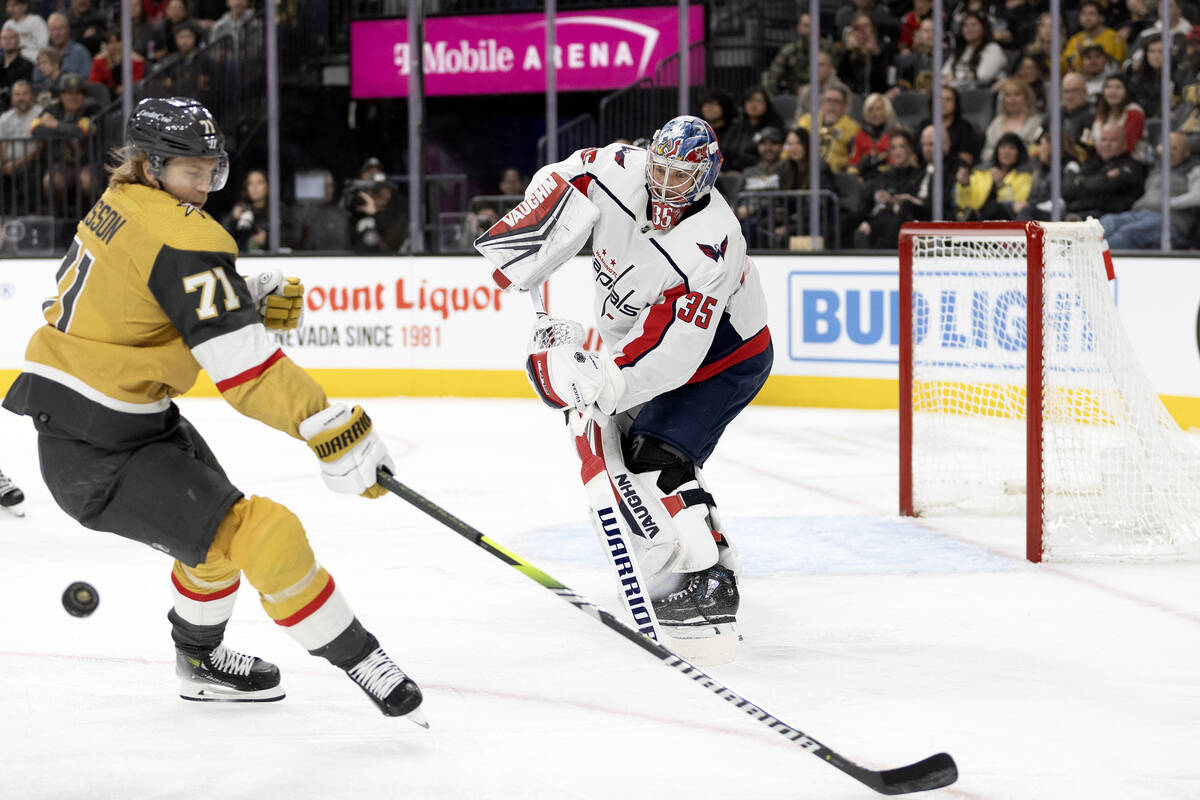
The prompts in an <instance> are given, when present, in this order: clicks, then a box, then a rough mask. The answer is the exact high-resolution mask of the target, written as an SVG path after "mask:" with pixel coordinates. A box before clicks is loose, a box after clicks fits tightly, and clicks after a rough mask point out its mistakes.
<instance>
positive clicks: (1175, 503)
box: [899, 220, 1200, 562]
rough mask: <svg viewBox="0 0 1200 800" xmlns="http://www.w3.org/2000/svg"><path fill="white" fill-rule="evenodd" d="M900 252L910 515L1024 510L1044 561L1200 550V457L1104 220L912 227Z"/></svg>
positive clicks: (906, 508)
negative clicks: (1142, 359)
mask: <svg viewBox="0 0 1200 800" xmlns="http://www.w3.org/2000/svg"><path fill="white" fill-rule="evenodd" d="M899 257H900V275H899V279H900V319H899V345H900V354H899V388H900V397H899V406H900V425H899V427H900V442H899V451H900V470H899V480H900V483H899V490H900V498H899V499H900V513H901V514H903V515H907V516H921V515H932V514H937V513H967V514H984V515H988V516H993V517H995V516H1004V515H1016V514H1021V515H1023V519H1024V527H1025V554H1026V557H1027V558H1028V559H1029V560H1030V561H1034V562H1037V561H1041V560H1042V559H1043V557H1049V558H1055V559H1059V560H1109V559H1123V560H1124V559H1148V558H1162V557H1174V558H1191V557H1194V556H1196V555H1198V554H1200V497H1198V491H1197V488H1196V487H1200V482H1198V481H1200V454H1198V453H1197V452H1195V447H1194V445H1193V443H1192V442H1191V441H1189V440H1188V438H1187V436H1186V435H1185V434H1183V432H1182V431H1180V430H1179V428H1178V426H1177V425H1176V423H1175V422H1174V420H1173V419H1172V418H1171V417H1170V415H1169V414H1168V413H1167V412H1166V409H1165V408H1164V407H1163V405H1162V403H1161V401H1160V400H1159V398H1158V396H1157V395H1156V394H1155V393H1154V391H1153V390H1152V388H1151V387H1150V384H1149V381H1148V380H1147V379H1146V377H1145V375H1144V373H1143V372H1142V370H1141V367H1140V364H1139V363H1138V360H1137V358H1136V355H1135V354H1134V353H1133V349H1132V346H1131V345H1130V344H1129V341H1128V337H1127V336H1126V334H1125V332H1124V328H1123V327H1122V325H1121V322H1120V318H1119V315H1118V314H1117V310H1116V305H1115V302H1114V299H1113V289H1112V286H1111V281H1112V277H1113V275H1112V266H1111V264H1112V262H1111V260H1110V259H1109V257H1108V248H1107V245H1106V244H1105V243H1104V238H1103V232H1102V231H1101V229H1100V226H1099V224H1098V223H1096V222H1095V221H1093V220H1089V221H1086V222H1077V223H1042V222H975V223H954V222H948V223H910V224H907V225H905V226H904V227H903V228H902V230H901V234H900V242H899Z"/></svg>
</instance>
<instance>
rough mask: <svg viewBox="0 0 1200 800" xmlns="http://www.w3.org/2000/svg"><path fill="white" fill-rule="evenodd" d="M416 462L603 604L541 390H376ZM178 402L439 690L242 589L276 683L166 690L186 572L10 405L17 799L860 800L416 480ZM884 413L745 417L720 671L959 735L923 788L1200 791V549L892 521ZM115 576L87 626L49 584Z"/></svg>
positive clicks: (3, 748) (11, 765)
mask: <svg viewBox="0 0 1200 800" xmlns="http://www.w3.org/2000/svg"><path fill="white" fill-rule="evenodd" d="M365 405H366V407H367V408H368V410H369V411H370V413H371V415H372V417H373V418H374V419H375V421H376V424H377V426H378V427H379V429H380V430H381V431H382V432H383V433H384V435H385V436H386V438H387V441H388V444H389V446H390V447H391V449H392V452H393V454H394V457H395V460H396V467H397V471H398V476H399V477H400V479H401V480H403V481H404V482H406V483H407V484H409V485H410V486H412V487H413V488H414V489H416V490H418V491H420V492H422V493H424V494H426V495H427V496H429V497H430V498H431V499H433V500H434V501H435V502H437V503H440V504H442V505H444V506H445V507H446V508H448V509H449V510H451V511H452V512H453V513H455V514H456V515H458V516H459V517H461V518H463V519H465V520H467V521H468V522H470V523H472V524H473V525H475V526H476V527H478V528H480V529H481V530H482V531H484V532H485V533H486V534H487V535H488V536H489V537H490V538H492V539H494V540H495V541H497V542H498V543H500V544H502V545H504V546H506V547H508V548H510V549H511V550H513V551H515V552H516V553H518V554H520V555H521V556H522V557H524V558H526V559H527V560H529V561H531V562H533V563H534V564H535V565H537V566H539V567H540V568H542V569H544V570H545V571H547V572H549V573H550V574H551V575H553V576H555V577H556V578H558V579H559V580H561V581H563V582H564V583H566V584H567V585H569V586H571V587H572V588H574V589H576V590H577V591H579V592H581V593H582V594H584V595H585V596H587V597H589V598H591V599H593V600H595V601H597V602H599V603H600V604H602V605H605V606H606V607H609V608H614V609H615V608H616V602H615V600H616V595H615V590H614V588H613V582H612V580H611V579H610V578H609V577H608V574H607V572H606V567H605V562H604V556H603V554H602V551H601V549H600V547H599V545H598V543H597V541H596V540H595V537H594V534H593V533H592V531H591V530H590V528H588V527H587V526H586V524H585V519H586V517H585V510H584V500H583V493H582V490H581V488H580V486H579V481H578V471H577V466H576V464H575V463H574V461H573V458H574V457H573V455H572V452H571V450H570V449H569V448H568V446H567V442H566V441H565V433H564V432H563V429H562V427H561V425H560V424H559V422H558V418H557V417H556V416H555V415H554V414H553V413H550V412H548V411H546V410H545V409H544V407H542V406H541V405H540V404H538V403H536V402H535V401H532V400H531V401H527V402H526V401H478V400H474V401H473V400H445V399H439V400H411V399H397V400H370V401H367V402H366V403H365ZM181 406H182V408H183V411H184V413H185V414H186V415H187V416H188V417H189V418H190V419H192V420H193V422H195V423H196V425H197V427H198V428H199V429H200V430H201V432H202V433H203V434H204V435H205V437H206V438H207V439H208V441H209V443H210V444H211V445H212V447H213V449H214V450H215V451H216V453H217V454H218V456H219V457H221V459H222V462H223V464H224V465H225V467H226V469H227V471H228V472H229V473H230V476H231V477H232V478H233V480H234V481H235V482H236V483H237V484H238V485H239V486H241V487H242V488H243V489H244V490H245V491H246V492H247V493H258V494H264V495H268V496H270V497H272V498H273V499H275V500H278V501H280V502H282V503H285V504H286V505H288V506H289V507H290V508H292V509H293V510H295V511H296V512H297V513H298V514H299V516H300V518H301V519H302V520H303V521H304V523H305V526H306V527H307V529H308V531H309V536H310V539H311V541H312V543H313V547H314V549H315V551H316V553H317V557H318V558H319V559H320V560H321V562H322V563H323V564H324V565H326V566H327V567H328V568H329V569H330V571H331V572H332V573H333V574H334V576H335V577H336V579H337V582H338V585H339V587H341V588H342V589H343V591H344V592H345V594H346V596H347V598H348V599H349V601H350V602H351V604H352V605H353V606H354V608H355V610H356V611H357V613H358V615H359V617H360V618H361V619H362V620H363V622H364V623H365V624H366V625H367V626H368V627H369V628H370V629H371V630H373V631H374V632H375V633H376V634H377V635H378V636H379V638H380V640H381V641H382V643H383V644H384V646H385V647H386V648H387V649H388V650H389V652H391V653H392V654H393V655H394V656H395V658H396V659H397V661H398V662H399V663H400V664H401V665H402V666H404V668H405V669H406V670H408V671H409V672H410V673H411V674H412V675H413V676H414V677H415V678H416V679H417V680H418V681H419V682H420V683H421V685H422V687H423V688H424V690H425V694H426V704H425V710H426V714H427V716H428V718H429V721H430V723H431V725H432V730H430V731H423V730H421V729H420V728H418V727H416V726H415V725H412V724H410V723H408V722H404V721H397V720H392V719H387V718H384V717H382V716H380V715H379V714H378V713H377V712H376V711H375V710H374V708H373V707H372V706H371V705H370V704H369V703H368V701H367V700H366V698H364V697H363V696H361V694H360V692H359V690H358V689H357V688H356V687H355V686H353V685H352V684H351V683H350V681H349V680H348V679H346V678H345V677H344V676H343V675H341V674H340V673H338V672H337V671H335V670H334V669H333V668H332V667H330V666H329V665H327V664H325V663H324V662H319V661H317V660H316V659H314V658H312V657H311V656H309V655H307V654H306V653H305V652H304V651H303V650H301V649H300V647H299V646H298V645H296V644H295V643H294V642H292V641H291V640H290V639H289V638H288V637H287V636H286V635H285V634H283V633H282V632H281V631H280V630H279V629H278V628H277V626H275V625H274V624H273V623H271V622H270V621H269V620H268V619H267V618H266V616H265V614H264V613H263V611H262V609H261V608H260V607H259V606H258V604H257V603H256V602H255V598H254V595H253V592H252V591H250V590H249V587H247V586H245V585H244V588H243V591H242V596H241V599H240V601H239V603H238V608H237V611H236V612H235V616H234V620H233V622H232V623H231V624H230V627H229V633H228V637H227V641H228V642H229V644H230V645H231V646H233V647H235V648H239V649H242V650H244V651H246V652H251V653H254V654H257V655H260V656H263V657H265V658H268V659H270V660H272V661H274V662H276V663H277V664H279V666H280V668H281V669H282V671H283V674H284V682H285V686H286V688H287V691H288V697H287V699H286V700H284V701H283V702H280V703H273V704H262V705H244V706H222V705H216V704H199V703H188V702H184V701H182V700H180V699H179V698H178V697H177V696H176V693H175V689H176V682H175V679H174V676H173V672H172V664H173V659H172V655H173V653H172V648H171V641H170V636H169V630H168V624H167V621H166V612H167V608H168V603H169V597H168V585H169V582H168V569H169V562H168V561H167V559H165V558H164V557H163V556H162V555H161V554H159V553H156V552H154V551H152V550H150V549H149V548H146V547H144V546H141V545H136V544H133V543H130V542H127V541H124V540H122V539H120V538H118V537H116V536H112V535H110V534H103V533H96V532H92V531H88V530H85V529H83V528H81V527H80V526H78V525H77V524H75V523H74V522H73V521H71V520H70V519H68V518H67V517H66V516H65V515H63V514H62V513H61V512H60V511H59V510H58V509H57V507H56V506H55V505H54V504H53V502H52V501H51V500H50V498H49V496H48V495H47V493H46V490H45V488H44V487H43V486H42V484H41V482H40V478H39V476H38V467H37V458H36V451H35V440H34V436H33V433H32V430H31V426H30V425H29V424H28V420H21V419H18V418H16V417H14V416H12V415H10V414H0V442H2V444H0V468H3V469H4V470H5V471H6V472H7V473H8V474H9V475H10V476H11V477H12V478H13V479H14V480H15V481H16V482H17V483H18V485H20V486H21V487H22V488H23V489H24V490H25V492H26V494H27V495H28V497H29V500H28V502H27V504H26V508H27V511H28V516H27V517H26V518H25V519H24V520H16V519H12V518H9V517H3V518H0V542H3V553H4V556H3V559H0V609H3V611H2V612H0V622H2V623H3V628H2V630H3V638H2V640H0V798H56V799H57V798H64V797H69V796H86V797H88V798H97V799H99V800H102V799H103V798H139V799H140V798H194V797H198V796H204V797H218V798H251V797H289V798H310V797H311V798H317V797H322V798H368V797H369V798H400V797H403V798H447V799H449V800H455V799H456V798H472V799H474V798H529V797H563V798H573V799H574V798H597V800H599V799H600V798H603V800H613V798H655V799H656V800H657V798H674V797H704V798H751V797H753V798H764V799H765V798H789V799H792V798H813V799H815V800H836V799H839V798H865V797H871V796H875V795H874V793H872V792H871V791H870V790H868V789H866V788H865V787H862V786H860V785H859V784H857V783H856V782H854V781H853V780H851V779H850V778H848V777H846V776H844V775H843V774H841V773H840V772H838V771H837V770H836V769H833V768H832V767H830V766H828V765H826V764H823V763H821V762H820V761H819V760H818V759H817V758H814V757H813V756H812V755H810V754H809V753H806V752H804V751H801V750H800V749H799V748H798V747H797V746H796V745H794V744H792V743H789V742H788V741H786V740H784V739H783V738H782V737H780V736H778V735H775V734H773V733H771V732H770V731H769V730H767V729H766V728H765V727H763V726H761V725H759V724H757V723H755V722H754V721H753V720H751V719H749V718H746V717H744V716H743V715H741V714H740V713H739V712H737V711H736V710H735V709H734V708H732V707H731V706H730V705H729V704H728V703H725V702H723V701H721V700H720V699H719V698H716V697H714V696H713V695H711V694H709V693H708V692H706V691H704V690H702V689H700V688H699V687H697V686H695V685H692V684H691V683H690V682H689V681H687V680H685V679H684V678H682V677H681V676H680V675H678V674H677V673H675V672H674V671H672V670H669V669H666V668H664V667H663V666H662V665H661V664H659V663H658V662H657V661H655V659H653V658H651V657H650V656H649V655H647V654H646V653H644V652H643V651H641V650H640V649H638V648H636V647H634V646H633V645H632V644H630V643H629V642H627V641H625V640H624V639H622V638H621V637H619V636H617V635H615V634H614V633H613V632H611V631H609V630H607V629H606V628H604V627H603V626H601V625H599V624H597V623H596V622H595V621H593V620H592V619H590V618H588V617H586V616H584V615H583V614H580V613H579V612H578V611H576V610H575V609H573V608H571V607H570V606H569V605H567V604H566V603H564V602H562V601H561V600H559V599H558V598H556V597H554V596H553V595H552V594H551V593H550V592H548V591H546V590H545V589H543V588H542V587H540V586H538V585H536V584H535V583H533V582H532V581H530V580H529V579H527V578H525V577H524V576H523V575H521V574H520V573H518V572H517V571H516V570H513V569H511V568H509V567H506V566H504V565H503V564H501V563H500V562H499V561H497V560H496V559H494V558H493V557H491V556H489V555H487V554H486V553H484V552H483V551H481V550H479V549H477V548H475V547H473V546H471V545H470V544H469V543H467V542H466V541H464V540H462V539H461V538H459V537H458V536H457V535H455V534H454V533H452V532H451V531H449V530H448V529H446V528H444V527H442V526H440V525H439V524H438V523H436V522H434V521H433V520H431V519H429V518H428V517H425V516H424V515H422V514H420V513H419V512H417V511H416V510H415V509H413V508H412V507H410V506H408V505H407V504H405V503H403V502H402V501H400V500H399V499H398V498H394V497H386V498H382V499H379V500H376V501H366V500H362V499H359V498H348V497H339V496H336V495H333V494H331V493H330V492H328V491H327V490H326V489H325V488H324V486H323V485H322V484H321V482H320V479H319V477H318V474H317V469H316V466H315V463H314V461H313V459H312V457H311V455H310V454H309V453H308V451H307V449H306V448H305V446H304V445H303V444H302V443H299V442H294V441H291V440H289V439H287V438H286V437H284V436H283V435H282V434H280V433H278V432H276V431H273V430H270V429H268V428H266V427H264V426H261V425H259V424H257V423H255V422H253V421H251V420H247V419H244V418H241V417H239V416H238V415H237V414H236V413H235V412H233V411H232V410H231V409H229V408H228V407H227V406H225V405H224V404H222V403H221V402H220V401H217V400H184V401H182V402H181ZM895 433H896V431H895V415H894V413H887V412H854V411H822V410H811V409H788V408H765V407H753V408H751V409H749V410H748V411H747V412H746V413H745V414H743V415H742V417H740V418H739V419H738V420H737V421H736V422H735V423H734V424H733V425H732V426H731V428H730V429H729V431H728V432H727V434H726V437H725V439H724V440H723V441H722V443H721V445H720V447H719V448H718V449H717V452H716V455H715V456H714V458H713V460H712V461H711V462H710V465H709V467H708V469H707V470H706V471H707V473H708V476H709V479H710V483H711V485H712V488H713V491H714V492H715V493H716V495H717V498H718V501H719V502H720V504H721V510H722V512H723V516H724V518H725V522H726V527H727V528H728V529H729V531H730V533H731V536H733V537H736V539H737V541H738V543H739V544H740V545H741V548H742V554H743V560H744V570H743V575H742V584H741V586H742V593H743V605H742V613H741V615H740V617H741V626H742V631H743V633H744V634H745V642H744V644H743V647H742V652H741V654H740V656H739V659H738V661H737V662H736V663H735V664H732V665H727V666H721V667H713V668H712V669H711V672H712V673H713V674H714V675H715V676H717V677H718V678H719V679H720V680H722V681H724V682H726V683H727V684H729V685H730V686H731V687H732V688H733V689H735V690H737V691H739V692H741V693H742V694H744V695H746V696H747V697H749V698H750V699H751V700H753V701H755V702H757V703H758V704H760V705H762V706H763V707H765V708H766V709H768V710H769V711H771V712H772V713H774V714H776V715H777V716H779V717H781V718H782V719H784V720H785V721H787V722H788V723H789V724H791V725H792V726H794V727H796V728H799V729H801V730H803V731H805V732H807V733H809V734H810V735H812V736H814V737H815V738H817V739H819V740H820V741H822V742H823V743H825V744H827V745H829V746H830V747H832V748H834V749H836V750H838V751H839V752H841V753H843V754H844V755H846V756H847V757H849V758H851V759H854V760H856V761H858V762H860V763H862V764H864V765H865V766H869V767H873V768H886V767H895V766H900V765H902V764H907V763H910V762H912V761H916V760H918V759H920V758H924V757H925V756H927V755H930V754H932V753H935V752H938V751H940V750H946V751H948V752H950V753H951V754H953V755H954V757H955V759H956V760H957V761H958V764H959V768H960V772H961V775H962V777H961V779H960V781H959V783H958V784H956V785H955V786H954V787H951V788H949V789H945V790H941V791H939V792H935V793H933V794H931V795H928V796H930V797H935V796H942V797H947V798H959V799H960V800H962V799H964V798H967V799H981V798H989V799H990V800H997V799H1000V798H1003V799H1005V800H1034V799H1035V798H1046V799H1047V800H1050V799H1053V800H1084V799H1092V798H1095V799H1097V800H1099V799H1102V798H1105V799H1106V798H1113V799H1114V800H1117V799H1120V800H1128V799H1132V800H1137V799H1139V798H1147V799H1149V798H1154V800H1166V799H1168V798H1189V799H1194V798H1197V797H1200V759H1198V758H1197V756H1196V753H1197V745H1200V566H1197V565H1194V564H1168V565H1159V566H1146V565H1085V566H1062V565H1041V566H1034V565H1030V564H1028V563H1026V562H1025V561H1024V560H1022V548H1023V542H1022V534H1021V529H1020V521H1019V520H1018V519H1016V518H1012V519H988V520H965V519H960V518H952V517H941V518H937V519H932V520H902V519H900V518H898V517H897V516H896V515H895V510H896V505H897V504H896V460H897V459H896V448H895V440H896V435H895ZM74 580H86V581H89V582H91V583H92V584H94V585H95V586H96V588H97V589H98V590H99V593H100V598H101V601H100V607H99V610H98V611H97V612H96V613H95V614H94V615H93V616H92V617H90V618H87V619H76V618H73V617H70V616H68V615H67V614H66V613H65V612H64V611H63V610H62V607H61V605H60V602H59V597H60V595H61V593H62V591H63V589H64V588H65V587H66V586H67V584H69V583H70V582H71V581H74Z"/></svg>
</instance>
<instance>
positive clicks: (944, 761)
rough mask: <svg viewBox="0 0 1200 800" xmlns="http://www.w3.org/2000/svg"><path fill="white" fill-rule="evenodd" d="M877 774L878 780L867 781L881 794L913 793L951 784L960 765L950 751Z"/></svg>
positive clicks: (956, 778) (956, 776)
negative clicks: (955, 761)
mask: <svg viewBox="0 0 1200 800" xmlns="http://www.w3.org/2000/svg"><path fill="white" fill-rule="evenodd" d="M875 774H876V775H877V776H878V780H872V781H867V783H868V784H869V785H870V786H871V788H872V789H874V790H875V791H877V792H879V793H880V794H911V793H912V792H927V791H929V790H930V789H940V788H941V787H943V786H949V785H950V784H952V783H954V782H955V781H956V780H958V766H957V765H956V764H955V763H954V759H953V758H951V757H950V754H949V753H938V754H937V755H933V756H930V757H929V758H926V759H925V760H923V761H918V762H917V763H915V764H909V765H908V766H907V767H897V768H896V769H887V770H883V771H882V772H878V773H875Z"/></svg>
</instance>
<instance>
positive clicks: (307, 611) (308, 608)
mask: <svg viewBox="0 0 1200 800" xmlns="http://www.w3.org/2000/svg"><path fill="white" fill-rule="evenodd" d="M331 594H333V576H332V575H330V576H329V580H328V581H327V582H326V583H325V588H324V589H322V590H321V591H320V593H319V594H318V595H317V596H316V597H314V598H313V599H312V600H310V601H309V602H308V603H307V604H306V605H305V606H304V608H302V609H300V610H299V611H297V612H296V613H295V614H292V615H291V616H290V617H284V618H283V619H277V620H275V624H276V625H282V626H284V627H285V628H290V627H292V626H293V625H295V624H296V623H298V622H303V621H304V620H305V619H307V618H308V617H310V616H312V615H313V613H315V612H316V611H317V610H318V609H319V608H320V607H321V606H323V605H325V601H326V600H328V599H329V596H330V595H331Z"/></svg>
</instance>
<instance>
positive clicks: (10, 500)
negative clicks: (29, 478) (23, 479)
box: [0, 472, 25, 517]
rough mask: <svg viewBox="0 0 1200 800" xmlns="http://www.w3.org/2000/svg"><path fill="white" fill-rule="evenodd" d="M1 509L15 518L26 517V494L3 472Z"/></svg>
mask: <svg viewBox="0 0 1200 800" xmlns="http://www.w3.org/2000/svg"><path fill="white" fill-rule="evenodd" d="M0 509H3V510H4V511H7V512H8V513H9V514H12V515H13V516H14V517H23V516H25V493H24V492H22V491H21V490H20V489H18V488H17V485H16V484H15V483H13V482H12V481H11V480H10V479H9V478H8V477H7V476H5V474H4V473H3V472H0Z"/></svg>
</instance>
